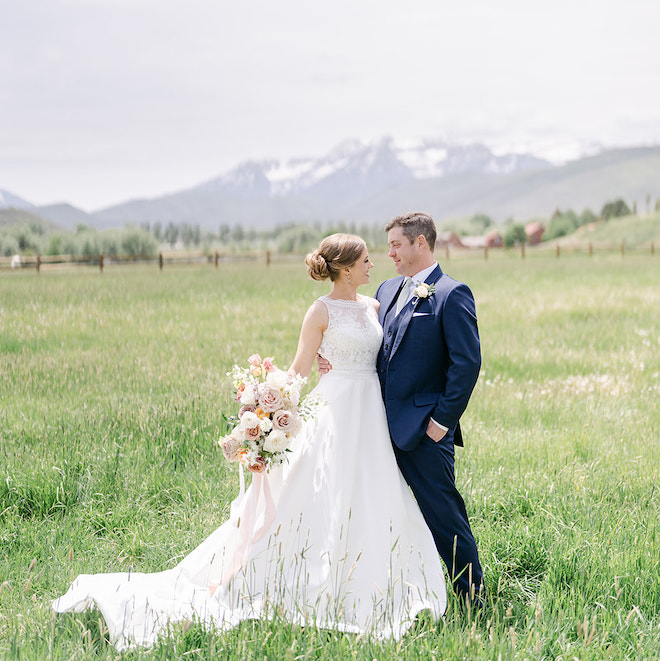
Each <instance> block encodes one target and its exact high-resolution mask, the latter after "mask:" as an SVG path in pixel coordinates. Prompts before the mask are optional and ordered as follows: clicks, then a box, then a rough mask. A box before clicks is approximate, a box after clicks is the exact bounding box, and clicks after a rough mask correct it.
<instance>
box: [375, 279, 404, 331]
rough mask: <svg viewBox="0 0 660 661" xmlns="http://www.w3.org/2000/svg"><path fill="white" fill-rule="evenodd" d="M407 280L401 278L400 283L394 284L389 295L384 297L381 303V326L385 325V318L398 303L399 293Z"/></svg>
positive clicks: (395, 282)
mask: <svg viewBox="0 0 660 661" xmlns="http://www.w3.org/2000/svg"><path fill="white" fill-rule="evenodd" d="M404 280H405V278H403V277H401V278H400V279H399V280H398V281H394V282H392V287H391V289H390V290H389V292H388V294H387V295H386V296H384V297H383V298H382V300H381V302H380V314H379V316H380V324H381V326H384V325H385V318H386V317H387V315H388V314H389V313H390V310H391V309H392V307H393V306H394V304H395V303H396V299H397V298H399V292H400V291H401V287H403V281H404Z"/></svg>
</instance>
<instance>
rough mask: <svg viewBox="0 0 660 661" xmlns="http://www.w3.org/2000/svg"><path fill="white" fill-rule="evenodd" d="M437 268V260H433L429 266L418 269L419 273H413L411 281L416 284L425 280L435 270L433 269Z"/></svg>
mask: <svg viewBox="0 0 660 661" xmlns="http://www.w3.org/2000/svg"><path fill="white" fill-rule="evenodd" d="M436 268H438V262H433V264H431V266H429V267H427V268H425V269H422V270H421V271H419V273H415V275H413V276H412V279H413V281H414V282H415V284H418V283H420V282H426V279H427V278H428V277H429V276H430V275H431V273H433V271H435V269H436Z"/></svg>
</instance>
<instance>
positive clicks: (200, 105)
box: [0, 0, 660, 211]
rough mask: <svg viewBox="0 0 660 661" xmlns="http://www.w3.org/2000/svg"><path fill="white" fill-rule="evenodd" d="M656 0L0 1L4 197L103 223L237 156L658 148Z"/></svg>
mask: <svg viewBox="0 0 660 661" xmlns="http://www.w3.org/2000/svg"><path fill="white" fill-rule="evenodd" d="M659 35H660V2H653V1H651V0H499V1H498V2H493V0H451V2H450V1H448V0H401V1H399V0H333V1H332V2H324V3H321V2H317V0H276V1H275V0H185V1H184V0H21V1H20V2H18V1H17V0H0V189H4V190H7V191H9V192H11V193H14V194H16V195H19V196H20V197H22V198H24V199H26V200H28V201H30V202H33V203H34V204H37V205H44V204H52V203H58V202H69V203H71V204H73V205H75V206H77V207H79V208H81V209H84V210H86V211H95V210H98V209H100V208H103V207H107V206H110V205H112V204H116V203H120V202H124V201H127V200H128V199H134V198H145V197H147V198H148V197H156V196H159V195H162V194H165V193H171V192H176V191H179V190H184V189H186V188H189V187H192V186H195V185H197V184H200V183H203V182H205V181H208V180H210V179H212V178H214V177H217V176H219V175H220V174H223V173H225V172H227V171H228V170H230V169H232V168H233V167H235V166H236V165H238V164H239V163H240V162H243V161H245V160H250V159H254V160H262V159H270V158H273V159H285V158H291V157H297V156H322V155H324V154H325V153H327V152H329V151H330V150H331V149H333V148H334V147H336V146H337V145H338V144H339V143H341V142H343V141H344V140H347V139H354V138H358V139H364V140H377V139H379V138H381V137H383V136H391V137H393V138H394V139H396V140H415V139H421V138H438V137H439V138H444V139H446V140H449V141H452V142H482V143H485V144H487V145H488V146H490V147H491V148H494V149H497V150H499V151H504V150H509V149H511V150H516V151H532V152H533V153H536V154H537V155H540V156H546V157H549V158H552V159H554V160H556V161H561V160H562V159H563V160H565V159H567V158H571V157H575V156H576V155H577V154H578V153H579V149H581V148H583V147H586V146H589V145H591V146H593V145H602V146H605V147H609V146H624V145H642V144H660V36H659Z"/></svg>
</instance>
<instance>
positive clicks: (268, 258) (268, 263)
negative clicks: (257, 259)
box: [266, 250, 270, 266]
mask: <svg viewBox="0 0 660 661" xmlns="http://www.w3.org/2000/svg"><path fill="white" fill-rule="evenodd" d="M266 266H270V250H266Z"/></svg>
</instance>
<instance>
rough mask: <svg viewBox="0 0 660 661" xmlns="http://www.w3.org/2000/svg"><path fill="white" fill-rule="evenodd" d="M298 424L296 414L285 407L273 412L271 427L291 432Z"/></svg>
mask: <svg viewBox="0 0 660 661" xmlns="http://www.w3.org/2000/svg"><path fill="white" fill-rule="evenodd" d="M297 426H298V416H297V415H296V414H295V413H292V412H291V411H288V410H287V409H279V410H278V411H275V413H273V427H274V428H275V429H279V430H280V431H283V432H285V433H287V434H292V433H293V431H294V430H295V429H296V427H297Z"/></svg>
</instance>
